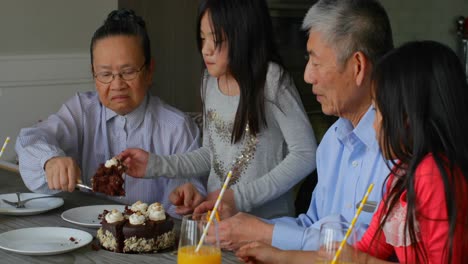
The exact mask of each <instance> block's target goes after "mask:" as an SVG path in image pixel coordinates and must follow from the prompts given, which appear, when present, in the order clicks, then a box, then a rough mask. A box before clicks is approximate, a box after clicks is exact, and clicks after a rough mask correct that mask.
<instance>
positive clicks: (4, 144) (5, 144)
mask: <svg viewBox="0 0 468 264" xmlns="http://www.w3.org/2000/svg"><path fill="white" fill-rule="evenodd" d="M9 141H10V137H7V138H6V139H5V143H3V147H2V150H0V158H1V157H2V155H3V152H4V151H5V148H6V146H7V145H8V142H9Z"/></svg>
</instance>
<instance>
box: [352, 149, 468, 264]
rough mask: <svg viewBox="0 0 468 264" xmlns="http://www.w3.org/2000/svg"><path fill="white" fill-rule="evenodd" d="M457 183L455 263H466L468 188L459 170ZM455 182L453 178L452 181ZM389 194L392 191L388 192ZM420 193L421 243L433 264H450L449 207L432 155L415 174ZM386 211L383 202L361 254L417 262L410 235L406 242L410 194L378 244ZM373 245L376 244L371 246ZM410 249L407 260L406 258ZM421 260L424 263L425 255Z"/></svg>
mask: <svg viewBox="0 0 468 264" xmlns="http://www.w3.org/2000/svg"><path fill="white" fill-rule="evenodd" d="M456 173H457V177H456V178H455V179H456V182H457V184H455V188H456V193H457V200H458V203H457V205H458V206H459V210H458V212H459V213H458V224H457V226H456V231H455V236H454V251H453V254H452V263H462V259H459V258H460V256H461V254H460V253H459V252H468V245H467V243H466V242H465V243H464V245H463V242H462V241H463V239H464V236H466V234H467V229H468V227H466V226H464V222H466V218H467V216H468V213H467V212H468V210H467V209H468V205H467V204H468V186H467V183H466V181H464V180H463V179H462V178H463V177H462V176H461V175H460V174H459V173H460V171H458V170H457V171H456ZM394 177H395V175H391V176H390V179H389V181H388V184H387V190H389V189H390V187H391V184H392V182H393V179H394ZM452 180H453V178H452ZM387 193H388V192H387ZM415 193H416V222H417V224H416V234H417V239H418V241H419V243H422V247H423V248H424V250H425V251H426V256H427V257H428V261H429V263H447V262H448V260H447V258H448V254H447V253H448V252H447V251H448V244H447V243H448V229H449V224H448V221H447V207H446V205H445V189H444V183H443V180H442V176H441V174H440V171H439V169H438V167H437V165H436V163H435V160H434V158H433V156H432V154H430V155H427V156H426V157H425V158H424V159H423V160H422V161H421V163H420V164H419V166H418V168H417V169H416V172H415ZM383 213H385V212H384V203H383V202H382V203H380V206H379V208H378V210H377V212H376V213H375V214H374V217H373V218H372V221H371V224H370V226H369V229H368V230H367V231H366V233H365V234H364V236H363V238H362V239H361V241H360V242H359V243H358V244H357V248H358V249H359V250H360V251H363V252H367V253H368V254H371V255H373V256H375V257H377V258H379V259H388V258H389V257H390V256H392V255H394V254H396V256H397V257H398V260H399V261H400V263H415V260H414V254H415V252H414V251H413V250H412V247H411V244H410V243H411V242H410V239H409V235H407V239H406V242H405V241H404V235H403V232H404V221H405V217H406V191H405V192H404V193H403V194H402V195H401V197H400V202H399V204H397V205H396V206H395V208H394V209H393V210H392V212H391V213H390V215H389V217H388V218H387V222H386V224H385V225H384V228H383V232H381V233H380V236H377V237H376V239H375V240H374V241H372V238H373V237H374V235H376V231H377V229H378V227H379V223H380V221H379V219H381V217H380V216H381V215H382V214H383ZM371 243H372V245H371ZM462 247H464V249H463V251H461V250H462ZM405 249H406V254H407V255H406V257H405ZM419 260H420V261H422V260H424V258H423V256H420V257H419Z"/></svg>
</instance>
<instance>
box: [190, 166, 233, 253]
mask: <svg viewBox="0 0 468 264" xmlns="http://www.w3.org/2000/svg"><path fill="white" fill-rule="evenodd" d="M231 176H232V171H229V173H228V175H227V177H226V180H225V181H224V184H223V187H222V188H221V192H220V193H219V195H218V199H216V203H215V205H214V207H213V211H211V214H210V218H209V219H208V222H207V223H206V226H205V228H204V229H203V234H202V236H201V238H200V241H198V245H197V248H196V249H195V252H198V250H200V248H201V246H202V244H203V240H205V237H206V233H208V228H210V225H211V222H213V218H214V216H215V215H216V214H217V211H218V206H219V204H220V202H221V199H222V198H223V195H224V192H225V191H226V189H227V186H228V184H229V180H231Z"/></svg>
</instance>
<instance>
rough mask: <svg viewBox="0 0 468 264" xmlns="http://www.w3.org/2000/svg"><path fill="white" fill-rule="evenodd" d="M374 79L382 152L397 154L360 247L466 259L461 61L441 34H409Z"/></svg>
mask: <svg viewBox="0 0 468 264" xmlns="http://www.w3.org/2000/svg"><path fill="white" fill-rule="evenodd" d="M373 81H374V94H375V98H374V105H375V108H376V110H377V114H376V119H375V122H374V128H375V130H376V133H377V137H378V140H379V144H380V147H381V149H382V153H383V154H384V156H385V157H386V158H387V159H389V160H398V162H393V163H394V164H393V166H394V168H393V170H392V173H391V175H390V176H389V180H388V184H387V194H386V196H385V198H384V200H383V202H382V203H381V204H380V207H379V209H378V211H377V212H376V214H375V216H374V219H372V222H371V225H370V227H369V229H368V231H367V232H366V234H365V235H364V237H363V239H362V240H361V242H360V243H359V244H358V248H359V249H360V250H361V251H365V252H368V253H369V254H371V255H374V256H376V257H378V258H379V259H387V258H388V257H389V256H391V255H393V254H396V256H397V257H398V260H399V261H400V262H401V263H462V259H463V257H464V256H463V255H462V254H463V253H464V252H467V250H468V243H467V239H468V236H467V235H466V234H467V231H468V214H467V208H468V185H467V182H468V138H467V136H466V134H467V132H468V104H466V98H468V86H467V83H466V76H465V74H464V72H463V68H462V66H461V64H460V61H459V59H458V57H457V56H456V55H455V53H454V52H453V51H452V50H451V49H450V48H448V47H446V46H444V45H442V44H439V43H437V42H433V41H423V42H410V43H407V44H405V45H403V46H401V47H400V48H398V49H396V50H394V51H393V52H391V53H389V54H388V55H387V56H386V57H384V58H383V59H382V61H381V62H380V63H379V64H377V66H376V68H375V72H374V76H373ZM464 263H466V262H464Z"/></svg>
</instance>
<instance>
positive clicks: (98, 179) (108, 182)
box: [91, 158, 125, 196]
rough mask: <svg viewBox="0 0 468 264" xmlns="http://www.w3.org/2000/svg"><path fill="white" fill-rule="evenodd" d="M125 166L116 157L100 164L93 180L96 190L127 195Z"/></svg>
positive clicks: (110, 194) (107, 193)
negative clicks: (124, 175) (124, 176)
mask: <svg viewBox="0 0 468 264" xmlns="http://www.w3.org/2000/svg"><path fill="white" fill-rule="evenodd" d="M124 172H125V166H124V165H123V163H122V162H121V161H120V160H119V159H116V158H112V159H110V160H108V161H106V163H105V164H101V165H99V168H98V170H97V171H96V174H94V176H93V178H92V180H91V182H92V185H93V186H92V188H93V191H94V192H100V193H104V194H106V195H109V196H125V189H124V182H125V180H124V178H123V174H124Z"/></svg>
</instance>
